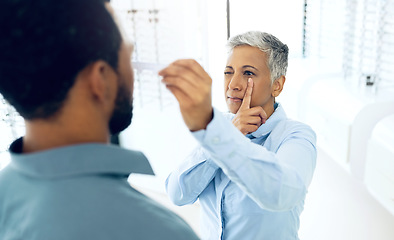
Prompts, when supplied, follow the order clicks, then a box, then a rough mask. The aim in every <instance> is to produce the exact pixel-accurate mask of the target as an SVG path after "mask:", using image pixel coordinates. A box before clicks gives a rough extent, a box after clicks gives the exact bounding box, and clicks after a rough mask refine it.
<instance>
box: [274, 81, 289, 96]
mask: <svg viewBox="0 0 394 240" xmlns="http://www.w3.org/2000/svg"><path fill="white" fill-rule="evenodd" d="M285 81H286V77H285V76H281V77H280V78H278V79H276V80H275V81H274V83H273V84H272V92H271V95H272V96H273V97H277V96H279V94H280V93H281V92H282V90H283V86H284V85H285Z"/></svg>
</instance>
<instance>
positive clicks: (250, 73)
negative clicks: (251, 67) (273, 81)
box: [244, 71, 255, 76]
mask: <svg viewBox="0 0 394 240" xmlns="http://www.w3.org/2000/svg"><path fill="white" fill-rule="evenodd" d="M244 75H248V76H252V75H255V74H254V73H253V72H251V71H245V72H244Z"/></svg>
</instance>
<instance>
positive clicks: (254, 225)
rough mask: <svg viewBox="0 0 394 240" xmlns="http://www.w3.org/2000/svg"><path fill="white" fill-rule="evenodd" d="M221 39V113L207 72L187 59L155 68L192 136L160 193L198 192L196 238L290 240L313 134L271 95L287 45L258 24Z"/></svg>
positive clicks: (279, 81) (183, 198) (178, 197)
mask: <svg viewBox="0 0 394 240" xmlns="http://www.w3.org/2000/svg"><path fill="white" fill-rule="evenodd" d="M228 47H229V56H228V60H227V64H226V67H225V71H224V93H225V99H226V103H227V106H228V109H229V113H227V114H223V113H220V112H219V111H218V110H216V109H215V108H213V107H212V104H211V97H210V94H211V82H212V80H211V79H210V77H209V75H208V74H207V73H206V72H205V71H204V70H203V69H202V67H201V66H200V65H199V64H198V63H196V62H195V61H192V60H178V61H176V62H174V63H173V64H171V65H170V66H169V67H167V68H166V69H164V70H162V71H161V72H160V75H162V76H163V82H164V83H165V84H166V86H167V88H168V89H169V90H170V91H171V92H172V93H173V94H174V95H175V97H176V98H177V100H178V102H179V106H180V109H181V113H182V116H183V118H184V121H185V123H186V125H187V126H188V127H189V129H190V130H191V131H192V134H193V135H194V137H195V138H196V139H197V140H198V142H199V144H200V146H199V148H198V149H196V150H195V151H194V152H193V153H192V154H191V155H190V156H189V158H188V159H186V161H184V162H183V163H182V164H181V166H179V167H178V169H176V170H174V171H173V172H172V173H171V174H170V175H169V177H168V178H167V181H166V189H167V192H168V195H169V197H170V199H171V200H172V201H173V202H174V203H175V204H176V205H185V204H192V203H194V202H195V201H196V200H197V199H199V201H200V205H201V209H202V216H201V236H202V238H203V239H228V240H240V239H242V240H243V239H251V240H254V239H262V240H268V239H270V240H298V239H299V238H298V233H297V232H298V229H299V226H300V221H299V216H300V214H301V212H302V210H303V206H304V199H305V196H306V193H307V189H308V186H309V184H310V182H311V180H312V175H313V172H314V169H315V163H316V147H315V144H316V136H315V133H314V132H313V130H312V129H311V128H310V127H309V126H307V125H305V124H303V123H300V122H297V121H293V120H290V119H288V118H287V117H286V114H285V112H284V110H283V108H282V106H281V105H280V104H279V103H277V102H276V101H275V98H276V97H277V96H279V94H280V93H281V92H282V89H283V86H284V83H285V80H286V77H285V75H286V70H287V64H288V47H287V46H286V45H285V44H283V43H282V42H281V41H279V40H278V39H277V38H276V37H274V36H272V35H271V34H268V33H262V32H247V33H244V34H241V35H238V36H235V37H233V38H231V39H230V40H229V41H228Z"/></svg>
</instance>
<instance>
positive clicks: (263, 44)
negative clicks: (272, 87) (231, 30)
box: [227, 31, 289, 83]
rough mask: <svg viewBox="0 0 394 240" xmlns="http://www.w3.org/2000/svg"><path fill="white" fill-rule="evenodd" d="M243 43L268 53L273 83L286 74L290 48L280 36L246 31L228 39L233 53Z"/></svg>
mask: <svg viewBox="0 0 394 240" xmlns="http://www.w3.org/2000/svg"><path fill="white" fill-rule="evenodd" d="M242 45H249V46H251V47H256V48H258V49H260V50H261V51H263V52H265V53H266V54H267V57H268V62H267V65H268V68H269V70H270V73H271V83H273V82H274V81H275V80H276V79H278V78H280V77H281V76H286V71H287V65H288V55H289V48H288V47H287V45H286V44H284V43H282V42H281V41H280V40H279V39H278V38H276V37H275V36H273V35H271V34H269V33H265V32H259V31H250V32H246V33H243V34H239V35H236V36H234V37H232V38H230V39H229V40H228V42H227V48H228V52H229V53H231V52H232V51H233V49H234V48H235V47H238V46H242Z"/></svg>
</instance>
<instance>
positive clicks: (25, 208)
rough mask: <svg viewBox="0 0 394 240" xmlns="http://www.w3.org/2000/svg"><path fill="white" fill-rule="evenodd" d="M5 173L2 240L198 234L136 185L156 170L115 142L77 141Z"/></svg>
mask: <svg viewBox="0 0 394 240" xmlns="http://www.w3.org/2000/svg"><path fill="white" fill-rule="evenodd" d="M22 147H23V139H22V138H21V139H18V140H16V141H15V142H14V143H13V144H12V145H11V147H10V152H11V162H10V164H9V165H8V166H7V167H6V168H4V169H3V170H1V171H0V239H5V240H11V239H34V240H35V239H37V240H45V239H56V240H58V239H73V240H75V239H83V240H86V239H95V240H98V239H171V240H172V239H182V240H183V239H198V238H197V236H196V235H195V233H194V232H193V230H192V229H191V228H190V227H189V226H188V225H187V224H186V223H185V222H184V221H183V220H182V219H181V218H180V217H178V216H177V215H176V214H174V213H172V212H171V211H169V210H167V209H166V208H164V207H162V206H161V205H159V204H157V203H156V202H154V201H153V200H151V199H150V198H148V197H146V196H145V195H143V194H141V193H140V192H138V191H137V190H135V189H133V188H132V187H131V186H130V185H129V183H128V182H127V177H128V176H129V174H130V173H142V174H151V175H153V171H152V168H151V166H150V164H149V162H148V160H147V159H146V157H145V156H144V155H143V154H142V153H140V152H136V151H130V150H126V149H122V148H119V147H117V146H113V145H105V144H80V145H72V146H66V147H62V148H56V149H51V150H47V151H42V152H36V153H31V154H22V153H21V152H22Z"/></svg>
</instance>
